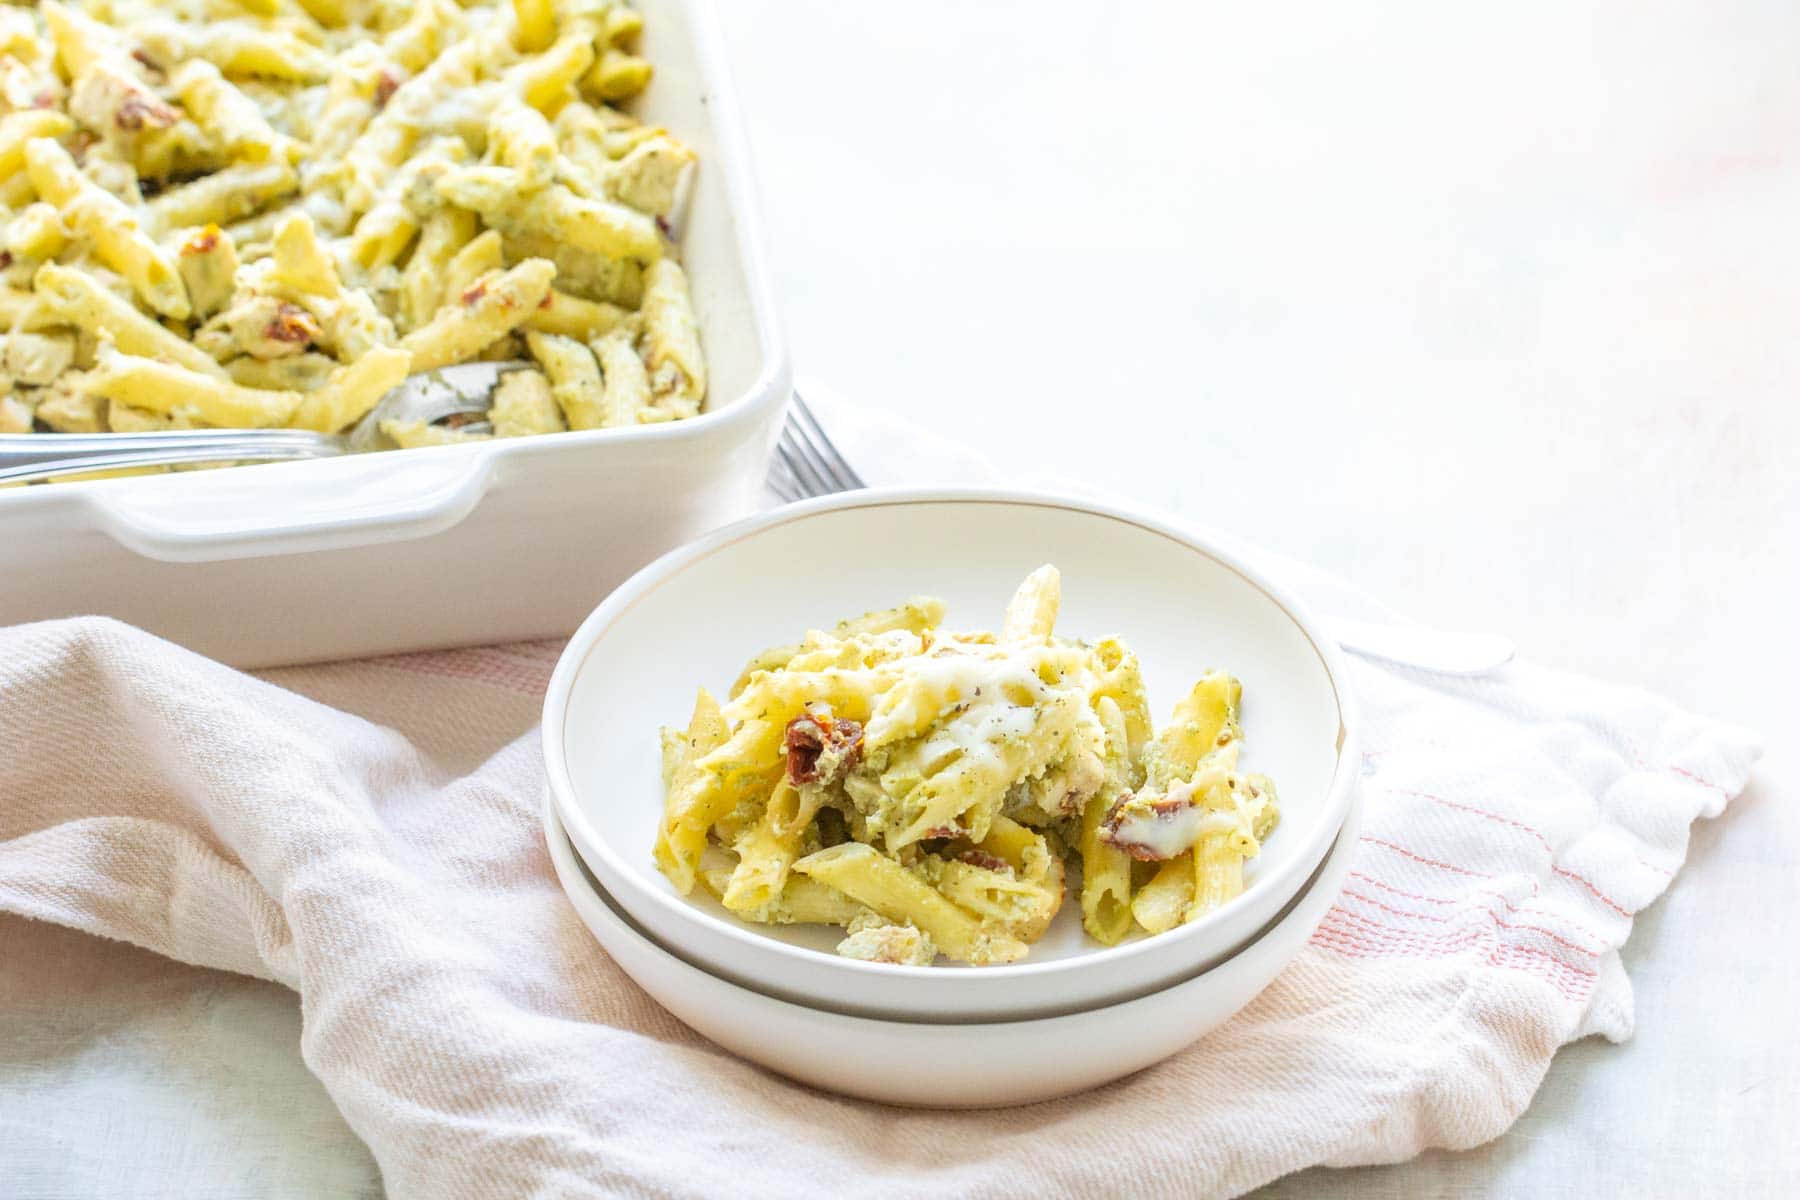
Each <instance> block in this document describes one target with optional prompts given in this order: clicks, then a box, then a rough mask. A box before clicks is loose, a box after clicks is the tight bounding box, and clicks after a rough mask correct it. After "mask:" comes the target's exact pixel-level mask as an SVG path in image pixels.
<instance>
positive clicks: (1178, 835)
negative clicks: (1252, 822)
mask: <svg viewBox="0 0 1800 1200" xmlns="http://www.w3.org/2000/svg"><path fill="white" fill-rule="evenodd" d="M1193 799H1194V789H1193V785H1191V784H1176V785H1175V786H1174V787H1172V788H1170V789H1169V792H1168V795H1167V796H1165V797H1164V798H1163V800H1164V801H1165V802H1166V801H1169V800H1174V801H1178V802H1180V803H1181V805H1182V807H1180V808H1177V809H1174V810H1172V811H1171V810H1167V809H1165V810H1162V811H1160V812H1159V811H1157V810H1156V809H1153V808H1150V807H1149V806H1148V805H1145V806H1142V807H1136V806H1134V807H1129V808H1127V809H1126V810H1125V812H1124V813H1123V814H1121V819H1120V820H1119V822H1118V824H1117V825H1116V826H1114V827H1113V828H1112V830H1111V831H1109V833H1108V834H1107V840H1108V841H1110V842H1112V843H1113V844H1114V845H1118V846H1135V847H1138V848H1140V849H1142V850H1144V851H1146V852H1148V853H1149V855H1150V856H1151V857H1152V858H1153V859H1155V860H1157V861H1158V862H1160V861H1163V860H1165V859H1170V858H1174V857H1175V856H1176V855H1179V854H1185V853H1187V852H1188V851H1189V850H1192V849H1193V848H1194V844H1195V843H1196V842H1198V841H1199V840H1200V839H1201V838H1203V837H1205V836H1206V835H1207V834H1209V833H1229V832H1231V831H1232V830H1234V829H1236V828H1237V827H1238V821H1237V818H1236V817H1235V816H1234V815H1233V814H1231V813H1229V812H1222V811H1219V810H1217V809H1210V808H1201V807H1200V806H1199V805H1197V804H1195V803H1193Z"/></svg>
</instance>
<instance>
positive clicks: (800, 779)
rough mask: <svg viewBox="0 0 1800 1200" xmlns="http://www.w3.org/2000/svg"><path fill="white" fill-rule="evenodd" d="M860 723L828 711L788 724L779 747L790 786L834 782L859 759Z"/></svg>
mask: <svg viewBox="0 0 1800 1200" xmlns="http://www.w3.org/2000/svg"><path fill="white" fill-rule="evenodd" d="M862 735H863V729H862V725H861V723H860V722H857V721H850V720H839V719H837V718H835V717H833V716H832V715H831V713H830V711H829V710H823V709H820V710H810V711H807V712H804V713H801V714H800V715H799V716H797V717H795V718H794V719H793V720H792V721H789V722H788V726H787V735H786V737H785V738H784V739H783V742H782V746H783V749H784V750H785V751H786V752H787V776H788V781H789V782H790V783H793V784H795V785H796V786H798V785H799V784H802V783H819V782H821V781H823V782H826V783H835V782H837V781H838V780H839V779H842V778H843V777H844V775H845V774H846V773H847V772H848V771H850V770H851V768H853V767H855V766H856V764H857V763H858V762H859V761H861V759H862Z"/></svg>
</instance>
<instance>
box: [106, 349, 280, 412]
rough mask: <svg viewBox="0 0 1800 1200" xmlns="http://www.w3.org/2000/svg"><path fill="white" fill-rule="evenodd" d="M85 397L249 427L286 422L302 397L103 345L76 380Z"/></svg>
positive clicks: (150, 410) (149, 410)
mask: <svg viewBox="0 0 1800 1200" xmlns="http://www.w3.org/2000/svg"><path fill="white" fill-rule="evenodd" d="M80 387H81V390H82V391H83V392H85V393H86V394H88V395H90V396H96V397H101V398H104V399H107V400H116V401H118V402H119V403H120V404H128V405H130V406H131V407H133V408H140V409H143V410H145V411H146V412H152V413H161V414H163V415H164V416H169V417H175V418H178V419H186V420H189V421H192V422H194V423H195V424H198V425H214V426H219V427H221V428H230V429H252V428H260V427H266V426H272V425H282V424H285V423H286V422H287V420H288V418H289V417H290V416H292V415H293V412H294V410H295V409H296V408H298V407H299V406H300V402H301V400H302V399H303V397H302V396H301V395H300V393H298V392H265V391H261V390H259V389H256V388H247V387H240V386H239V385H237V384H235V383H232V382H231V381H230V380H228V379H221V378H219V377H217V376H214V375H206V374H202V373H201V372H199V371H191V370H189V369H188V368H186V367H178V366H176V365H175V364H173V363H164V362H157V361H155V360H153V359H148V358H141V357H138V356H136V355H131V354H122V353H119V352H118V351H115V350H112V349H110V348H104V347H103V348H102V349H101V351H100V361H99V364H98V365H97V366H96V367H95V368H94V369H93V370H92V371H89V372H87V373H86V374H85V375H84V376H83V377H82V380H81V384H80Z"/></svg>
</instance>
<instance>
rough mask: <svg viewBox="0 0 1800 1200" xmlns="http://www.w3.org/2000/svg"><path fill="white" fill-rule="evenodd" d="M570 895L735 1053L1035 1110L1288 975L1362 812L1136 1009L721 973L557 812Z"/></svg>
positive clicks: (620, 957)
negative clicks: (1270, 899)
mask: <svg viewBox="0 0 1800 1200" xmlns="http://www.w3.org/2000/svg"><path fill="white" fill-rule="evenodd" d="M544 824H545V836H546V839H547V840H548V842H549V845H550V857H551V859H552V861H553V862H554V863H555V865H556V873H557V877H558V878H559V879H560V880H561V882H562V885H563V890H564V891H565V892H566V893H568V896H569V900H570V901H571V902H572V903H573V904H574V906H575V910H576V911H577V912H578V913H579V914H580V915H581V919H582V921H583V922H585V923H586V924H587V927H588V928H589V929H590V930H592V931H593V933H594V936H595V937H596V938H598V939H599V941H600V944H601V945H603V946H604V947H606V950H607V953H609V954H611V955H612V957H613V960H614V961H615V962H617V963H618V964H619V966H620V967H622V968H623V969H624V970H625V973H626V974H628V975H630V976H631V977H632V978H633V979H635V980H636V981H637V982H638V985H639V986H640V987H642V988H643V989H644V990H645V991H646V992H649V993H650V995H651V996H652V997H653V998H654V999H655V1000H656V1001H657V1002H658V1003H659V1004H661V1005H662V1006H663V1007H665V1008H667V1009H668V1010H669V1011H670V1012H672V1013H674V1014H675V1016H676V1017H678V1018H679V1019H680V1020H681V1021H682V1022H683V1023H684V1024H686V1025H688V1026H690V1027H691V1028H693V1029H694V1030H695V1031H696V1032H698V1033H700V1034H702V1035H703V1036H705V1037H708V1038H711V1039H712V1040H713V1041H714V1042H717V1043H718V1044H719V1045H721V1046H723V1047H724V1048H725V1049H727V1050H729V1051H731V1052H732V1053H734V1054H737V1055H739V1056H741V1057H743V1058H747V1059H749V1060H750V1061H751V1062H754V1063H757V1064H759V1065H761V1066H764V1067H767V1068H768V1069H769V1070H771V1071H776V1072H779V1073H780V1074H783V1075H787V1076H789V1077H791V1078H793V1079H797V1080H799V1081H800V1082H802V1083H807V1084H811V1085H813V1086H814V1087H820V1088H824V1089H826V1090H828V1091H833V1092H842V1093H844V1094H845V1095H849V1096H856V1097H859V1098H861V1099H864V1100H878V1101H882V1102H884V1103H888V1104H908V1105H914V1106H918V1107H925V1108H991V1107H997V1106H1001V1105H1009V1104H1031V1103H1034V1102H1036V1101H1039V1100H1050V1099H1054V1098H1055V1097H1057V1096H1066V1095H1070V1094H1071V1093H1074V1092H1079V1091H1084V1090H1086V1089H1087V1088H1091V1087H1098V1086H1100V1085H1101V1084H1103V1083H1109V1082H1111V1081H1112V1080H1115V1079H1120V1078H1123V1077H1124V1076H1126V1075H1130V1074H1131V1073H1133V1072H1134V1071H1139V1070H1142V1069H1143V1068H1145V1067H1148V1066H1150V1065H1152V1064H1153V1063H1157V1062H1160V1061H1162V1060H1163V1059H1165V1058H1167V1057H1168V1056H1170V1055H1171V1054H1174V1053H1176V1052H1177V1051H1179V1050H1181V1049H1183V1048H1185V1047H1187V1046H1189V1045H1191V1044H1192V1043H1193V1042H1195V1041H1197V1040H1198V1039H1200V1038H1201V1037H1203V1036H1205V1035H1206V1034H1208V1033H1210V1032H1212V1030H1214V1029H1216V1028H1218V1027H1219V1026H1220V1025H1222V1024H1224V1023H1225V1022H1226V1021H1227V1020H1229V1019H1230V1018H1231V1016H1232V1015H1233V1014H1235V1013H1236V1012H1237V1011H1238V1010H1239V1009H1241V1008H1243V1007H1244V1005H1246V1004H1248V1003H1249V1002H1250V1001H1251V1000H1252V999H1254V998H1255V997H1256V995H1257V993H1259V992H1261V991H1262V990H1263V989H1264V988H1266V987H1268V986H1269V984H1270V983H1272V982H1274V980H1275V977H1276V976H1277V975H1279V974H1280V973H1281V971H1282V970H1283V968H1285V967H1286V966H1287V964H1288V963H1289V962H1291V961H1292V960H1293V958H1294V956H1295V955H1296V954H1298V953H1299V952H1300V949H1301V947H1302V946H1304V945H1305V944H1306V939H1307V938H1309V937H1310V936H1312V932H1313V930H1315V929H1317V928H1318V925H1319V922H1320V921H1321V920H1323V919H1324V916H1325V913H1326V910H1327V909H1329V908H1330V907H1331V903H1332V901H1333V900H1335V899H1336V898H1337V895H1338V892H1339V890H1340V889H1341V888H1342V886H1343V883H1344V874H1345V872H1347V871H1348V870H1349V869H1350V858H1351V853H1352V851H1353V850H1354V848H1355V845H1356V829H1357V825H1358V820H1357V814H1356V813H1355V811H1352V812H1351V814H1350V816H1349V818H1348V820H1346V822H1345V823H1344V825H1343V827H1342V829H1341V831H1340V832H1339V834H1338V837H1337V841H1336V844H1335V845H1334V846H1333V848H1332V850H1331V853H1330V854H1329V856H1328V857H1327V858H1326V859H1325V861H1324V862H1323V863H1322V864H1321V865H1320V866H1319V868H1318V870H1317V871H1316V872H1315V873H1314V874H1313V875H1312V876H1311V877H1310V878H1309V880H1308V881H1306V883H1305V885H1304V886H1303V887H1302V888H1301V891H1300V893H1299V894H1298V895H1297V896H1296V898H1295V899H1294V900H1293V901H1292V902H1291V903H1290V904H1289V905H1288V906H1287V908H1286V909H1285V910H1284V911H1283V912H1282V913H1280V914H1278V916H1277V919H1276V920H1275V921H1273V922H1272V923H1271V924H1270V925H1269V926H1267V927H1266V928H1265V929H1264V930H1263V931H1262V932H1261V933H1260V935H1258V936H1256V937H1255V938H1254V939H1253V940H1252V941H1251V942H1250V944H1249V945H1247V946H1245V947H1244V948H1243V949H1242V950H1240V951H1239V952H1238V953H1236V954H1234V955H1232V956H1231V957H1230V958H1228V959H1226V960H1225V961H1224V962H1222V963H1219V964H1218V965H1216V966H1214V967H1213V968H1211V969H1210V970H1207V971H1203V972H1201V973H1199V974H1197V975H1194V976H1193V977H1191V978H1188V979H1186V980H1183V981H1181V982H1178V983H1176V984H1174V985H1172V986H1170V987H1167V988H1164V989H1163V990H1161V991H1158V992H1153V993H1151V994H1150V995H1148V996H1143V997H1140V998H1138V999H1136V1000H1129V1001H1126V1002H1124V1003H1122V1004H1114V1005H1109V1006H1105V1007H1101V1008H1095V1009H1090V1010H1088V1011H1086V1012H1080V1013H1073V1014H1070V1015H1066V1016H1060V1017H1049V1018H1042V1019H1038V1020H1029V1021H1002V1022H990V1023H983V1024H960V1025H954V1024H951V1025H947V1024H931V1023H926V1022H907V1021H881V1020H872V1019H868V1018H864V1017H851V1016H845V1015H843V1014H840V1013H832V1012H824V1011H821V1010H819V1009H816V1008H808V1007H806V1006H804V1005H800V1004H793V1003H790V1002H788V1001H785V1000H779V999H776V998H774V997H772V996H767V995H763V994H762V993H760V992H755V991H752V990H750V989H749V988H744V987H739V986H737V985H736V984H733V983H730V982H728V981H726V980H724V979H720V978H719V977H718V976H716V975H709V974H708V973H707V972H705V971H703V970H701V969H700V968H699V967H697V966H694V965H692V964H691V963H688V962H686V961H684V960H683V959H682V958H680V957H678V956H677V955H675V954H674V953H671V952H670V951H669V950H668V949H666V948H665V947H663V946H661V945H659V944H657V943H656V942H655V941H653V940H652V939H651V938H650V937H649V936H648V935H647V934H646V933H645V932H644V931H643V930H642V929H640V928H639V927H637V926H636V925H635V924H633V923H632V921H631V919H630V918H629V917H628V916H626V915H625V914H624V913H623V912H622V911H620V909H619V908H618V906H617V905H615V904H614V903H612V902H611V901H610V899H609V897H608V896H607V895H606V894H605V892H604V890H603V889H602V888H601V887H600V885H599V884H598V882H597V881H595V880H594V879H593V877H592V876H591V875H589V874H588V873H587V872H586V871H584V870H583V869H582V864H581V861H580V859H578V858H577V857H576V854H575V850H574V847H572V846H571V845H570V844H569V840H568V837H567V836H566V833H565V831H564V830H563V828H562V827H561V825H560V823H559V822H558V820H557V815H556V810H555V806H554V805H546V806H545V818H544Z"/></svg>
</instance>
